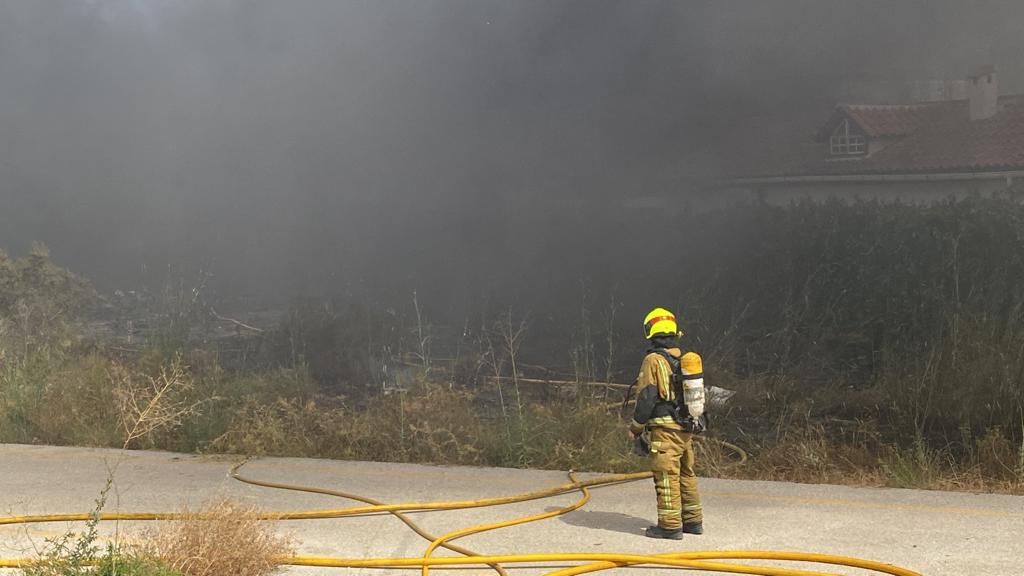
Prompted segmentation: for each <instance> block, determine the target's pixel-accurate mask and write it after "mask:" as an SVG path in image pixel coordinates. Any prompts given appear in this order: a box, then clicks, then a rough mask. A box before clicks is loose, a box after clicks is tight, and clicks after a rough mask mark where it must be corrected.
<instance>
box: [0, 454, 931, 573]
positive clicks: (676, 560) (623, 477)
mask: <svg viewBox="0 0 1024 576" xmlns="http://www.w3.org/2000/svg"><path fill="white" fill-rule="evenodd" d="M729 447H732V446H729ZM737 452H738V453H739V454H740V456H741V459H745V458H746V454H745V453H744V452H742V450H739V449H737ZM244 464H245V462H243V463H241V464H239V465H237V466H235V467H234V468H232V470H231V476H232V477H233V478H235V479H237V480H239V481H241V482H246V483H248V484H253V485H256V486H263V487H267V488H276V489H282V490H293V491H302V492H310V493H316V494H324V495H329V496H335V497H341V498H348V499H353V500H358V501H361V502H364V503H366V504H368V505H367V506H357V507H351V508H335V509H326V510H305V511H297V512H281V513H264V514H261V516H260V517H261V518H264V519H267V520H303V519H318V518H341V517H347V516H358V515H366V514H378V513H383V512H387V513H390V514H392V515H393V516H395V517H396V518H398V519H399V520H401V521H402V522H404V523H405V524H406V525H407V526H409V527H410V528H411V529H412V530H414V531H415V532H416V533H417V534H419V535H420V536H422V537H423V538H425V539H427V540H430V544H429V546H428V547H427V549H426V551H425V552H424V554H423V556H422V557H418V558H332V557H320V556H294V557H289V558H282V559H281V563H282V564H286V565H291V566H317V567H332V568H386V569H392V570H394V569H403V568H419V569H420V570H421V572H422V574H423V576H429V569H430V567H447V568H455V567H465V566H483V565H486V566H490V567H492V568H493V569H494V570H496V571H497V572H498V573H499V574H501V575H502V576H505V575H506V574H507V572H506V570H505V568H503V567H502V566H501V565H502V564H510V565H512V564H520V565H523V564H531V565H535V564H538V563H545V564H552V563H566V562H571V563H576V565H573V566H564V567H562V568H559V569H556V570H554V571H552V572H549V573H548V576H576V575H579V574H588V573H592V572H598V571H602V570H610V569H615V568H622V567H631V566H639V565H643V566H656V567H667V568H684V569H691V570H702V571H712V572H719V573H729V574H756V575H761V576H834V575H831V574H828V573H823V572H811V571H806V570H800V569H794V568H777V567H766V566H753V565H748V564H734V563H728V562H720V561H721V560H771V561H790V562H809V563H818V564H831V565H835V566H847V567H853V568H861V569H865V570H871V571H874V572H877V573H882V574H890V575H892V576H921V575H920V574H918V573H917V572H914V571H912V570H908V569H905V568H900V567H897V566H892V565H889V564H884V563H881V562H875V561H871V560H861V559H858V558H848V557H844V556H833V555H827V554H815V553H806V552H776V551H748V550H738V551H706V552H685V553H674V554H660V555H643V554H620V553H596V552H593V553H589V552H578V553H543V554H507V555H477V554H476V553H474V552H472V551H469V550H466V549H464V548H461V547H457V546H455V545H453V544H451V542H450V541H451V540H454V539H457V538H462V537H464V536H468V535H471V534H477V533H480V532H484V531H488V530H497V529H499V528H505V527H508V526H514V525H518V524H525V523H527V522H535V521H538V520H544V519H547V518H552V517H555V516H559V515H562V514H567V513H569V512H571V511H573V510H577V509H579V508H581V507H582V506H584V505H585V504H586V503H587V502H588V501H589V499H590V493H589V488H596V487H601V486H609V485H612V484H619V483H622V482H630V481H635V480H640V479H644V478H649V477H650V476H651V474H650V473H649V472H644V473H636V474H616V475H609V476H602V477H598V478H592V479H590V480H582V481H580V480H576V478H575V476H574V475H573V474H572V473H570V476H569V479H570V482H568V483H565V484H560V485H558V486H553V487H550V488H547V489H544V490H537V491H533V492H527V493H524V494H519V495H515V496H504V497H497V498H486V499H480V500H462V501H448V502H411V503H402V504H384V503H381V502H379V501H377V500H374V499H371V498H367V497H365V496H360V495H356V494H351V493H348V492H341V491H336V490H329V489H325V488H317V487H309V486H298V485H293V484H284V483H276V482H267V481H263V480H257V479H253V478H248V477H245V476H243V475H242V474H241V472H240V470H241V468H242V466H243V465H244ZM572 491H579V492H581V497H580V499H579V500H577V501H576V502H574V503H573V504H570V505H568V506H565V507H562V508H559V509H557V510H552V511H549V512H544V513H540V514H533V515H530V516H524V517H520V518H514V519H511V520H505V521H502V522H494V523H490V524H483V525H479V526H473V527H470V528H464V529H460V530H454V531H452V532H448V533H447V534H444V535H442V536H439V537H434V536H432V535H431V534H429V533H427V532H426V531H425V530H423V529H422V528H420V527H419V526H417V525H416V524H415V523H414V522H412V521H411V520H410V519H409V518H408V517H406V516H405V515H404V514H402V513H401V512H403V511H411V510H416V511H427V510H461V509H466V508H479V507H483V506H496V505H501V504H512V503H519V502H527V501H530V500H536V499H540V498H547V497H551V496H557V495H560V494H565V493H567V492H572ZM91 517H92V515H91V514H53V515H36V516H11V517H6V518H5V517H0V525H4V524H25V523H31V522H63V521H86V520H89V519H90V518H91ZM182 517H183V515H182V514H178V513H160V512H134V513H133V512H128V513H124V512H122V513H102V514H100V515H99V518H100V520H160V519H179V518H182ZM438 547H445V548H448V549H450V550H453V551H455V552H457V553H459V554H464V555H465V556H463V557H435V556H432V554H433V552H434V551H435V550H436V549H437V548H438ZM32 562H33V561H32V560H28V559H0V568H18V567H23V566H26V565H29V564H31V563H32Z"/></svg>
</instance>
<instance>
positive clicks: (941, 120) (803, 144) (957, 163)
mask: <svg viewBox="0 0 1024 576" xmlns="http://www.w3.org/2000/svg"><path fill="white" fill-rule="evenodd" d="M967 106H968V105H967V101H965V100H958V101H950V102H935V103H923V104H913V105H905V106H861V105H843V106H839V107H838V108H837V109H836V113H835V114H833V116H832V118H831V119H830V120H829V122H828V123H827V124H826V125H825V127H824V128H822V130H820V131H819V132H818V134H817V137H816V138H814V139H797V141H787V142H777V143H776V144H777V145H776V146H775V148H774V150H773V151H770V152H763V151H759V152H758V153H757V154H756V155H755V156H754V157H752V159H753V162H751V163H749V164H747V168H745V169H743V170H741V172H742V175H743V176H745V177H773V176H826V175H847V174H849V175H857V174H909V173H929V172H930V173H943V172H945V173H949V172H981V171H1002V170H1024V95H1021V96H1004V97H1002V98H1000V99H999V112H998V113H996V115H994V116H992V117H991V118H988V119H985V120H975V121H972V120H970V118H969V114H968V108H967ZM844 117H845V118H849V119H850V120H851V121H853V122H855V123H856V124H857V125H858V126H859V127H860V128H861V129H862V130H863V131H864V132H865V133H866V134H867V135H868V136H869V138H871V139H872V140H873V141H875V142H877V143H878V144H880V146H879V147H880V149H879V150H877V151H875V152H873V153H872V154H871V155H869V156H866V157H859V158H857V157H853V158H830V157H829V156H828V135H830V134H831V132H832V129H833V128H834V126H835V125H836V124H837V123H838V122H839V121H841V120H842V118H844ZM823 135H824V137H823ZM772 152H776V153H772Z"/></svg>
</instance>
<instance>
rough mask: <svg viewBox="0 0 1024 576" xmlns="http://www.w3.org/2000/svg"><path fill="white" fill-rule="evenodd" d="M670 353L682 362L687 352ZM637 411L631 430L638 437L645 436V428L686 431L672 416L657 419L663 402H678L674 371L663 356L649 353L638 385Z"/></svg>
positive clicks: (670, 351)
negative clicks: (656, 409)
mask: <svg viewBox="0 0 1024 576" xmlns="http://www.w3.org/2000/svg"><path fill="white" fill-rule="evenodd" d="M665 351H666V352H668V353H669V355H670V356H672V357H673V358H676V359H679V358H681V357H682V355H683V352H682V350H680V349H679V348H667V349H665ZM636 386H637V389H636V408H635V409H634V410H633V420H632V421H631V422H630V423H629V430H630V431H631V432H633V433H634V434H639V433H641V432H643V430H644V427H645V426H651V427H660V428H668V429H671V430H682V429H683V427H682V426H681V425H680V424H679V423H678V422H676V421H675V419H674V418H672V416H668V415H663V416H654V408H655V406H656V405H657V404H658V403H659V402H663V401H668V402H673V401H675V393H674V392H673V391H672V367H671V366H670V365H669V363H668V360H666V359H665V358H664V357H663V356H662V355H661V354H658V353H656V352H649V353H648V354H647V356H645V357H644V361H643V363H642V364H640V374H639V375H638V376H637V381H636Z"/></svg>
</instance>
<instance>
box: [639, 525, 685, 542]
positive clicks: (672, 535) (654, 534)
mask: <svg viewBox="0 0 1024 576" xmlns="http://www.w3.org/2000/svg"><path fill="white" fill-rule="evenodd" d="M644 536H647V537H648V538H663V539H665V540H682V539H683V529H682V528H676V529H675V530H673V529H670V528H662V527H661V526H649V527H648V528H647V530H644Z"/></svg>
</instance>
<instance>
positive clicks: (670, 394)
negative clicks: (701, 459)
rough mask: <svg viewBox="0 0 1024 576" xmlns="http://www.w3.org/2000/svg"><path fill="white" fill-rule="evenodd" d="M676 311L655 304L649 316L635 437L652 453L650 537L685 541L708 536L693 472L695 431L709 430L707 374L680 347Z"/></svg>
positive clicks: (631, 427) (694, 357) (632, 427)
mask: <svg viewBox="0 0 1024 576" xmlns="http://www.w3.org/2000/svg"><path fill="white" fill-rule="evenodd" d="M681 336H682V333H681V332H679V329H678V326H677V324H676V318H675V315H674V314H672V313H671V312H669V311H668V310H666V309H664V308H655V309H654V310H652V311H651V312H650V313H649V314H648V315H647V317H646V318H644V337H645V338H647V341H648V342H649V344H650V348H649V349H648V351H647V354H646V356H644V360H643V363H642V364H641V366H640V375H639V376H638V377H637V401H636V409H635V410H634V412H633V420H632V421H631V422H630V424H629V432H630V435H631V436H632V437H633V438H634V439H635V440H638V441H639V443H640V445H641V446H643V447H644V450H645V451H646V452H647V453H648V457H649V458H650V466H651V471H652V472H653V473H654V489H655V491H656V493H657V500H658V508H657V509H658V524H657V525H655V526H651V527H649V528H647V530H646V531H645V532H644V534H645V535H646V536H648V537H650V538H667V539H671V540H680V539H682V537H683V534H684V533H685V534H703V533H704V524H703V521H704V517H703V508H702V507H701V502H700V493H699V492H698V491H697V476H696V475H695V474H694V472H693V463H694V458H693V435H694V434H695V433H700V432H703V431H704V427H705V424H704V422H705V421H704V397H705V394H704V374H703V367H702V361H701V357H700V356H699V355H698V354H696V353H694V352H687V353H686V354H684V353H683V352H682V350H680V348H679V338H680V337H681Z"/></svg>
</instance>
